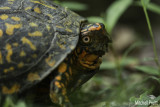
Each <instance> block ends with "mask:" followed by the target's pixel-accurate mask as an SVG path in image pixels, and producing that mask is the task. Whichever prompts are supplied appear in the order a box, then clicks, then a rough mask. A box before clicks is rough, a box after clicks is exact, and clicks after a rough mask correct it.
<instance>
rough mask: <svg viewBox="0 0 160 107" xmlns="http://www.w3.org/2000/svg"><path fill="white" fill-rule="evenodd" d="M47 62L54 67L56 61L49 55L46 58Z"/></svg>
mask: <svg viewBox="0 0 160 107" xmlns="http://www.w3.org/2000/svg"><path fill="white" fill-rule="evenodd" d="M45 61H46V63H47V64H48V65H49V66H50V67H53V66H54V65H55V63H56V61H55V60H52V59H51V56H49V57H48V58H46V59H45Z"/></svg>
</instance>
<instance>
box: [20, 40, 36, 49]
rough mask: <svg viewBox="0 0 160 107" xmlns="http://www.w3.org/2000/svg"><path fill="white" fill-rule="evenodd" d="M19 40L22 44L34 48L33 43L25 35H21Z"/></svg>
mask: <svg viewBox="0 0 160 107" xmlns="http://www.w3.org/2000/svg"><path fill="white" fill-rule="evenodd" d="M21 41H22V43H23V44H28V45H29V46H30V48H31V49H32V50H36V46H35V45H33V43H32V42H31V41H30V40H29V39H27V38H26V37H23V38H22V39H21Z"/></svg>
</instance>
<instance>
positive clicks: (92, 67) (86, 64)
mask: <svg viewBox="0 0 160 107" xmlns="http://www.w3.org/2000/svg"><path fill="white" fill-rule="evenodd" d="M86 51H87V50H85V49H81V48H79V47H77V48H76V49H75V50H74V51H73V52H72V53H71V54H70V55H69V56H68V59H70V67H71V69H72V73H73V74H72V80H70V82H69V84H68V86H67V87H68V88H67V89H69V90H68V91H69V92H70V91H71V92H72V91H74V90H75V89H76V88H78V87H80V86H81V85H82V84H83V83H85V82H86V81H88V80H89V79H90V78H91V77H92V76H93V75H94V74H96V72H97V71H98V70H99V66H100V64H101V60H98V58H97V56H96V55H94V54H88V53H87V52H86ZM95 61H96V63H95Z"/></svg>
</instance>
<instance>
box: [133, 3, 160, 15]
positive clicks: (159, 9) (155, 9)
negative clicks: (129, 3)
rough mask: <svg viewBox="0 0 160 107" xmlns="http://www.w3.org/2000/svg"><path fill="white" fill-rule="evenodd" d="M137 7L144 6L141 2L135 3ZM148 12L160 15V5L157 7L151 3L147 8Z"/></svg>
mask: <svg viewBox="0 0 160 107" xmlns="http://www.w3.org/2000/svg"><path fill="white" fill-rule="evenodd" d="M134 3H135V5H136V6H142V4H141V2H140V1H137V2H134ZM146 8H147V9H148V10H150V11H152V12H154V13H156V14H160V5H157V4H155V3H151V2H150V3H149V4H148V5H147V7H146Z"/></svg>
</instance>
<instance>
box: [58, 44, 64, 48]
mask: <svg viewBox="0 0 160 107" xmlns="http://www.w3.org/2000/svg"><path fill="white" fill-rule="evenodd" d="M58 45H59V47H60V48H61V49H66V47H65V46H64V45H61V44H58Z"/></svg>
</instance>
